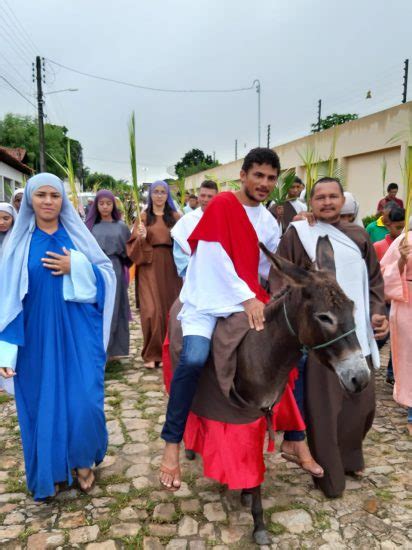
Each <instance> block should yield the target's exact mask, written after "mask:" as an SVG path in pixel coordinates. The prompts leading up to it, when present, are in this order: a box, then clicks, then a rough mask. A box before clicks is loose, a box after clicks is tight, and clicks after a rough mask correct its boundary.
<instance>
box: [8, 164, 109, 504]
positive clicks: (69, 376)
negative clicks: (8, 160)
mask: <svg viewBox="0 0 412 550" xmlns="http://www.w3.org/2000/svg"><path fill="white" fill-rule="evenodd" d="M47 216H48V217H47ZM115 291H116V279H115V275H114V271H113V268H112V264H111V262H110V260H109V259H108V258H107V257H106V256H105V254H104V253H103V252H102V250H101V249H100V247H99V245H98V244H97V242H96V240H95V239H94V237H93V236H92V235H91V233H90V232H89V230H88V229H87V227H86V226H85V225H84V224H83V223H82V221H81V219H80V218H79V215H78V214H77V213H76V211H75V210H74V208H73V206H72V204H71V203H70V201H69V200H68V198H67V195H66V192H65V189H64V185H63V182H62V181H61V180H60V179H59V178H58V177H56V176H54V175H52V174H47V173H43V174H38V175H36V176H34V177H32V178H30V179H29V181H28V182H27V185H26V188H25V190H24V196H23V201H22V205H21V209H20V213H19V215H18V217H17V220H16V223H15V226H14V228H13V231H12V233H11V235H10V239H9V241H8V243H7V246H6V249H5V251H4V254H3V259H2V265H1V269H0V303H1V304H2V307H1V308H0V369H1V371H0V374H2V375H3V376H4V375H5V376H7V377H9V378H7V381H10V380H11V376H14V378H13V380H14V387H15V396H16V405H17V411H18V418H19V424H20V431H21V438H22V443H23V451H24V459H25V465H26V476H27V486H28V488H29V490H30V491H31V492H32V493H33V495H34V498H35V499H44V498H46V497H50V496H53V495H55V494H56V484H58V483H60V482H67V483H68V484H71V483H72V481H73V480H72V470H73V469H79V472H78V477H79V483H80V485H81V486H82V482H81V480H80V479H81V478H82V477H83V476H82V475H81V474H80V472H81V471H82V470H83V471H84V470H86V471H87V472H90V476H92V475H93V472H92V470H91V468H92V466H93V465H94V464H98V463H99V462H101V461H102V460H103V458H104V455H105V453H106V448H107V431H106V425H105V416H104V410H103V402H104V366H105V362H106V353H105V347H106V346H107V342H108V337H109V334H110V322H111V316H112V310H113V302H114V295H115ZM13 372H14V374H13ZM88 475H89V474H88ZM89 481H90V479H89ZM85 483H86V482H85ZM82 487H83V486H82Z"/></svg>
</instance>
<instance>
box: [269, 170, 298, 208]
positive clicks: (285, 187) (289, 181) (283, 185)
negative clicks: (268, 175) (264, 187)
mask: <svg viewBox="0 0 412 550" xmlns="http://www.w3.org/2000/svg"><path fill="white" fill-rule="evenodd" d="M295 176H296V174H295V171H294V170H293V169H292V168H289V170H286V171H285V172H283V174H281V175H280V176H279V178H278V181H277V183H276V186H275V188H274V189H273V191H272V193H271V194H270V195H269V197H268V201H273V202H274V203H275V204H276V205H278V206H279V205H282V204H285V202H286V201H287V198H288V193H289V189H290V188H291V187H292V185H293V182H294V181H295Z"/></svg>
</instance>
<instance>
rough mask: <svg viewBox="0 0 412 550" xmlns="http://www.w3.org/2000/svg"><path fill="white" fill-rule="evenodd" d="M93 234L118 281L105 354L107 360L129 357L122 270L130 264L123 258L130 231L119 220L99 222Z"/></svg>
mask: <svg viewBox="0 0 412 550" xmlns="http://www.w3.org/2000/svg"><path fill="white" fill-rule="evenodd" d="M92 233H93V235H94V237H95V238H96V240H97V242H98V243H99V245H100V247H101V249H102V250H103V252H104V253H105V254H106V255H107V256H108V257H109V258H110V260H111V262H112V264H113V269H114V272H115V274H116V282H117V287H116V298H115V303H114V310H113V318H112V325H111V330H110V341H109V346H108V348H107V355H108V357H114V356H124V355H129V315H130V306H129V298H128V295H127V286H128V281H127V280H126V273H125V267H126V268H128V267H129V266H130V265H131V262H130V260H129V259H128V257H127V255H126V242H127V241H128V239H129V238H130V230H129V228H128V227H127V225H126V224H125V223H124V222H122V221H121V220H120V221H117V222H102V221H101V222H99V223H97V224H96V225H94V226H93V229H92Z"/></svg>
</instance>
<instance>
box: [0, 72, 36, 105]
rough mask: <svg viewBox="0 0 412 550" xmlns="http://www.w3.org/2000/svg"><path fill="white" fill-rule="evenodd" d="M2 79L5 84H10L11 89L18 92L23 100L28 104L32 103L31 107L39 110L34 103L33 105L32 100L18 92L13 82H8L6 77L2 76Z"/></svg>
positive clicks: (0, 76)
mask: <svg viewBox="0 0 412 550" xmlns="http://www.w3.org/2000/svg"><path fill="white" fill-rule="evenodd" d="M0 78H1V79H2V80H4V81H5V82H7V84H8V85H9V86H10V87H11V88H13V90H14V91H15V92H17V93H18V94H19V95H20V96H21V97H22V98H23V99H25V100H26V101H27V102H28V103H30V105H32V106H33V107H34V108H35V109H37V107H36V105H35V104H34V103H32V102H31V101H30V99H28V98H27V97H26V96H25V95H24V94H23V93H22V92H21V91H20V90H18V89H17V88H16V87H15V86H13V84H12V83H11V82H9V81H8V80H7V78H6V77H4V76H3V75H1V74H0Z"/></svg>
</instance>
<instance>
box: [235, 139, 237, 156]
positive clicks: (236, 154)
mask: <svg viewBox="0 0 412 550" xmlns="http://www.w3.org/2000/svg"><path fill="white" fill-rule="evenodd" d="M235 160H237V139H235Z"/></svg>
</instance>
